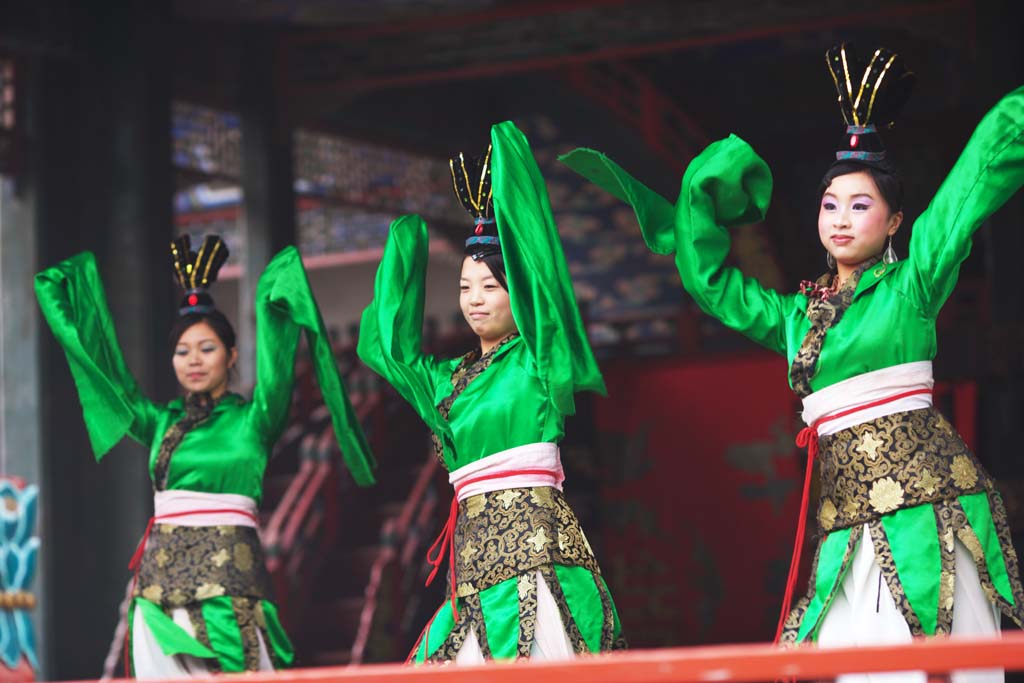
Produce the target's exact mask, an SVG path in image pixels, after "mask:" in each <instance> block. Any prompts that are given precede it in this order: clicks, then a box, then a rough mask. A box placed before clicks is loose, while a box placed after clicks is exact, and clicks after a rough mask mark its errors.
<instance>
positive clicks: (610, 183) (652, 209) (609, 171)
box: [558, 147, 676, 254]
mask: <svg viewBox="0 0 1024 683" xmlns="http://www.w3.org/2000/svg"><path fill="white" fill-rule="evenodd" d="M558 160H559V161H561V162H562V163H563V164H565V165H566V166H568V167H569V168H571V169H572V170H574V171H576V172H577V173H579V174H580V175H581V176H583V177H584V178H586V179H587V180H589V181H590V182H592V183H594V184H595V185H597V186H598V187H600V188H601V189H602V190H604V191H605V192H607V193H608V194H610V195H612V196H613V197H617V198H619V199H621V200H622V201H624V202H626V203H627V204H629V205H630V206H632V207H633V211H634V212H635V213H636V218H637V222H639V223H640V234H641V235H643V238H644V242H646V243H647V248H648V249H650V250H651V251H653V252H654V253H655V254H672V253H674V252H675V250H676V235H675V226H676V207H675V206H673V205H672V202H670V201H669V200H667V199H665V198H664V197H662V196H661V195H660V194H658V193H657V192H655V191H654V190H652V189H650V188H649V187H647V186H646V185H644V184H643V183H641V182H640V181H639V180H637V179H636V178H634V177H633V176H632V175H630V174H629V172H628V171H626V170H625V169H623V168H622V167H621V166H619V165H618V164H617V163H615V162H614V161H612V160H611V159H609V158H608V157H607V156H605V155H604V154H602V153H601V152H598V151H597V150H594V149H586V148H582V147H581V148H578V149H574V150H573V151H571V152H569V153H568V154H563V155H562V156H560V157H559V158H558Z"/></svg>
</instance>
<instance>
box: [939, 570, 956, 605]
mask: <svg viewBox="0 0 1024 683" xmlns="http://www.w3.org/2000/svg"><path fill="white" fill-rule="evenodd" d="M955 584H956V577H955V575H954V574H953V573H951V572H948V571H944V572H942V578H941V579H939V608H940V609H947V610H951V609H953V587H954V585H955Z"/></svg>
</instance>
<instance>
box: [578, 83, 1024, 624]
mask: <svg viewBox="0 0 1024 683" xmlns="http://www.w3.org/2000/svg"><path fill="white" fill-rule="evenodd" d="M562 161H563V162H564V163H566V164H567V165H568V166H570V167H571V168H572V169H573V170H575V171H576V172H578V173H580V174H581V175H583V176H585V177H587V178H589V179H590V180H591V181H593V182H594V183H595V184H597V185H598V186H600V187H602V188H604V189H605V190H607V191H608V192H610V193H611V194H613V195H615V196H616V197H618V198H620V199H622V200H624V201H626V202H628V203H630V204H632V206H633V208H634V209H635V212H636V215H637V218H638V220H639V222H640V226H641V232H642V234H643V237H644V240H645V241H646V243H647V245H648V247H649V248H650V249H651V250H652V251H655V252H658V253H662V254H670V253H673V252H675V261H676V266H677V268H678V270H679V274H680V277H681V279H682V282H683V285H684V287H685V288H686V290H687V291H688V292H689V293H690V295H691V296H693V298H694V300H695V301H696V302H697V303H698V304H699V305H700V307H701V308H702V309H703V310H704V311H705V312H706V313H708V314H709V315H712V316H714V317H716V318H718V319H719V320H720V321H722V322H723V323H724V324H725V325H727V326H729V327H731V328H732V329H734V330H737V331H739V332H741V333H742V334H744V335H746V336H747V337H749V338H751V339H752V340H754V341H755V342H757V343H758V344H761V345H763V346H765V347H767V348H768V349H771V350H772V351H775V352H777V353H780V354H784V355H785V356H786V358H787V361H788V362H789V364H790V366H791V368H792V365H793V362H794V359H795V358H796V357H797V355H798V354H799V353H800V352H801V347H802V345H804V343H805V338H806V337H807V335H808V331H809V329H810V327H811V322H810V320H809V319H808V298H807V297H806V296H805V295H804V294H780V293H778V292H776V291H773V290H770V289H767V288H764V287H762V286H761V285H760V284H758V283H757V282H756V281H755V280H753V279H751V278H747V277H744V276H743V274H742V273H740V272H739V271H738V270H736V269H734V268H729V267H726V266H725V265H724V261H725V259H726V256H727V254H728V252H729V248H730V238H729V232H728V231H729V228H731V227H735V226H739V225H743V224H748V223H752V222H755V221H759V220H761V219H763V218H764V215H765V212H766V210H767V208H768V204H769V200H770V197H771V190H772V177H771V173H770V171H769V169H768V167H767V165H766V164H765V163H764V161H763V160H762V159H761V158H760V157H759V156H758V155H757V154H756V153H755V152H754V150H753V149H751V147H750V146H749V145H748V144H747V143H746V142H744V141H743V140H741V139H740V138H738V137H736V136H735V135H732V136H730V137H728V138H726V139H724V140H720V141H718V142H715V143H713V144H711V145H710V146H709V147H708V148H707V149H705V150H704V151H703V152H702V153H701V154H700V155H698V156H697V157H696V158H695V159H694V160H693V161H692V162H691V163H690V165H689V167H688V168H687V170H686V172H685V174H684V176H683V180H682V188H681V191H680V195H679V200H678V202H677V203H676V205H675V206H673V205H672V204H671V203H670V202H669V201H667V200H666V199H664V198H663V197H661V196H659V195H657V194H656V193H654V192H652V191H651V190H650V189H648V188H647V187H645V186H644V185H643V184H642V183H640V182H639V181H637V180H636V179H635V178H633V177H632V176H631V175H630V174H629V173H627V172H626V171H624V170H623V169H622V168H621V167H619V166H618V165H617V164H615V162H613V161H611V160H610V159H608V158H607V157H605V156H604V155H602V154H600V153H599V152H596V151H593V150H586V149H578V150H574V151H573V152H571V153H569V154H568V155H566V156H565V157H563V158H562ZM1022 183H1024V88H1020V89H1017V90H1015V91H1013V92H1011V93H1010V94H1009V95H1007V96H1006V97H1004V98H1003V99H1002V100H1001V101H1000V102H999V103H998V104H997V105H996V106H995V107H994V108H993V109H992V110H991V111H990V112H989V113H988V114H987V115H986V116H985V117H984V119H983V120H982V121H981V123H980V124H979V125H978V127H977V129H976V131H975V132H974V134H973V136H972V137H971V139H970V141H969V142H968V143H967V146H966V147H965V149H964V151H963V153H962V154H961V156H960V158H959V160H958V161H957V162H956V164H955V166H954V167H953V169H952V170H951V171H950V173H949V176H948V177H947V178H946V180H945V182H943V184H942V186H941V187H940V188H939V190H938V192H937V193H936V195H935V197H934V198H933V199H932V201H931V203H930V204H929V206H928V208H927V209H926V210H925V211H924V212H923V213H922V214H921V215H920V216H919V217H918V219H917V220H916V221H915V222H914V225H913V232H912V234H911V238H910V253H909V255H908V257H907V258H906V259H904V260H900V261H897V262H896V263H892V264H882V263H879V264H877V265H875V266H871V267H869V268H867V269H866V270H865V271H864V272H863V275H862V277H861V279H860V281H859V283H857V285H856V290H855V292H854V293H853V297H852V302H851V303H850V304H849V308H847V309H846V310H845V312H844V313H843V314H842V317H841V318H840V319H839V320H838V322H836V323H835V324H834V325H832V326H831V327H830V328H829V329H828V334H827V337H825V339H824V342H823V345H822V346H821V347H820V356H819V357H818V358H817V364H816V368H814V371H815V374H813V376H811V378H810V387H811V389H812V390H813V391H819V390H821V389H824V388H825V387H829V386H831V385H833V384H836V383H837V382H840V381H843V380H846V379H849V378H852V377H856V376H858V375H862V374H864V373H867V372H871V371H877V370H880V369H883V368H890V367H892V366H897V365H901V364H904V363H911V362H914V361H930V360H932V359H933V358H934V357H935V353H936V335H935V319H936V317H937V315H938V313H939V310H940V308H941V307H942V305H943V303H945V301H946V299H947V298H948V297H949V295H950V293H951V292H952V290H953V287H954V286H955V284H956V280H957V275H958V273H959V267H960V264H961V262H962V261H963V260H964V259H965V258H967V255H968V254H969V252H970V248H971V238H972V235H973V233H974V231H975V230H977V229H978V228H979V227H980V226H981V224H982V223H983V222H984V221H985V219H986V218H987V217H988V216H989V215H991V214H992V213H993V212H995V211H996V210H997V209H999V207H1000V206H1002V205H1003V204H1004V203H1005V202H1006V201H1007V199H1009V198H1010V197H1011V196H1012V195H1013V194H1014V192H1016V191H1017V190H1018V189H1019V188H1020V187H1021V184H1022ZM791 385H792V375H791ZM983 478H984V477H983ZM948 502H949V503H950V504H951V505H952V506H954V507H956V514H957V515H962V516H966V522H965V523H963V524H962V525H961V527H960V528H959V530H958V532H957V533H958V534H959V538H960V539H961V540H963V541H964V542H965V545H967V546H968V547H969V548H970V549H971V552H972V555H973V556H974V559H975V561H976V562H977V563H978V565H979V574H980V575H981V577H982V582H983V588H984V589H985V592H986V594H987V595H988V597H989V599H990V601H991V602H993V604H997V605H998V606H999V607H1000V608H1001V609H1002V610H1003V612H1004V613H1006V614H1007V615H1009V616H1011V617H1012V618H1013V619H1015V620H1016V621H1017V623H1018V624H1020V623H1021V620H1022V619H1024V605H1022V604H1021V603H1022V600H1024V591H1022V589H1021V583H1020V577H1019V573H1018V569H1017V558H1016V555H1015V552H1014V549H1013V547H1012V545H1011V544H1010V541H1009V532H1008V528H1006V527H1005V515H1004V512H1003V510H1002V501H1001V499H1000V497H999V494H998V493H996V492H995V491H994V490H990V491H988V492H987V493H984V492H983V493H975V494H973V495H963V496H959V497H956V496H955V495H954V496H953V497H952V498H951V499H950V500H949V501H948ZM933 508H935V509H934V510H933ZM830 512H834V510H832V511H830ZM939 517H941V515H940V511H939V506H938V505H931V504H929V505H918V506H913V507H908V508H904V509H900V510H897V511H895V512H891V513H889V514H883V515H882V516H881V518H880V520H879V521H880V524H881V526H882V528H884V535H885V536H887V538H888V548H887V549H886V550H887V552H889V556H890V557H891V559H893V560H894V562H895V571H896V574H898V584H900V585H899V586H896V587H895V588H896V589H897V590H901V591H902V592H903V593H904V594H905V597H906V601H905V602H907V603H909V605H910V609H912V611H913V612H914V613H915V614H916V617H917V620H918V622H919V623H918V624H917V626H918V628H914V624H912V631H913V632H914V633H915V635H921V634H927V635H932V634H934V633H935V632H936V629H937V623H939V622H940V621H941V620H940V619H939V618H937V616H936V614H937V613H938V612H940V611H941V609H947V608H948V609H951V607H949V606H946V607H940V605H939V602H940V595H945V593H944V592H943V591H945V590H946V587H945V586H942V585H940V584H941V583H942V581H943V580H944V579H945V578H946V577H945V576H941V577H940V571H939V568H940V565H941V562H940V555H941V554H942V553H943V552H944V551H943V550H942V548H940V546H945V543H942V539H941V538H940V531H941V530H942V529H945V528H946V527H943V526H942V525H943V523H944V520H942V519H938V523H939V526H938V527H937V518H939ZM820 519H821V517H820V512H819V522H820ZM967 527H969V529H968V528H967ZM859 532H860V528H859V527H855V528H853V529H850V528H847V529H842V530H838V531H835V532H833V533H828V534H827V535H825V537H824V538H823V539H822V541H821V543H820V544H819V547H818V554H817V557H816V559H815V571H814V573H813V575H812V577H811V585H810V588H809V592H808V595H807V598H805V599H804V601H803V603H802V604H801V605H800V606H799V607H798V609H797V610H795V612H794V616H793V617H791V619H790V621H789V622H788V623H787V634H786V636H784V640H790V641H797V642H799V641H802V640H805V639H808V638H810V639H814V638H815V637H816V635H817V632H816V631H817V628H818V627H819V626H820V624H821V620H822V618H823V616H824V615H825V613H826V612H827V610H828V606H829V604H830V601H831V599H832V597H833V596H834V595H835V592H836V590H837V588H838V586H839V585H840V583H841V581H842V578H843V574H844V572H845V570H846V568H847V566H848V564H849V559H850V555H851V554H852V552H853V550H854V548H855V544H856V542H857V540H858V538H859ZM851 536H852V537H851ZM948 543H949V544H950V546H951V544H952V540H951V537H950V540H948ZM877 545H878V543H877V542H876V546H877ZM948 550H949V552H950V553H951V551H952V547H949V548H948ZM890 588H894V586H893V584H892V583H890ZM894 592H896V591H895V590H894ZM897 597H899V596H897ZM949 599H950V602H951V600H952V598H951V597H950V598H949ZM796 612H799V614H796ZM910 621H911V619H910V618H908V622H910ZM939 630H941V628H940V629H939Z"/></svg>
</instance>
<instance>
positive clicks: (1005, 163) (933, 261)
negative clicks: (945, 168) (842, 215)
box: [908, 87, 1024, 315]
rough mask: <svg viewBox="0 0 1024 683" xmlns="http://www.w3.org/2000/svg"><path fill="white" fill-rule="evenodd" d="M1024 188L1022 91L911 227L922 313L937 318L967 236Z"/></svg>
mask: <svg viewBox="0 0 1024 683" xmlns="http://www.w3.org/2000/svg"><path fill="white" fill-rule="evenodd" d="M1022 183H1024V87H1022V88H1018V89H1017V90H1014V91H1013V92H1011V93H1010V94H1009V95H1007V96H1006V97H1004V98H1003V99H1002V100H1000V102H999V103H998V104H996V106H995V107H993V108H992V109H991V110H990V111H989V112H988V114H986V115H985V117H984V118H983V119H982V120H981V123H979V124H978V127H977V129H975V131H974V135H972V136H971V139H970V140H969V141H968V143H967V146H966V147H965V148H964V151H963V152H962V153H961V154H960V158H959V159H958V160H957V162H956V164H955V165H954V166H953V169H952V170H951V171H950V173H949V175H948V176H947V177H946V180H945V181H944V182H943V183H942V186H941V187H940V188H939V191H938V192H937V193H936V194H935V197H934V198H933V199H932V201H931V203H930V204H929V205H928V208H927V209H925V211H924V213H922V214H921V215H920V216H919V217H918V219H917V220H916V221H915V222H914V229H913V231H912V232H911V235H910V257H909V259H908V260H909V262H910V263H909V264H908V265H910V266H911V267H912V269H913V270H912V272H913V273H914V275H915V276H916V282H917V285H918V287H919V292H918V294H919V295H920V297H921V301H922V303H923V308H924V310H925V311H926V312H928V313H929V314H931V315H936V314H937V313H938V311H939V309H940V308H941V307H942V304H944V303H945V302H946V299H947V298H948V297H949V295H950V293H952V291H953V287H954V286H955V285H956V280H957V276H958V274H959V270H960V264H961V263H962V262H963V260H964V259H966V258H967V255H968V254H969V253H970V251H971V237H972V236H973V234H974V231H975V230H977V229H978V228H979V227H980V226H981V224H982V223H984V222H985V219H987V218H988V217H989V216H990V215H992V214H993V213H994V212H995V211H996V210H997V209H999V207H1001V206H1002V205H1003V204H1004V203H1006V201H1007V200H1008V199H1009V198H1010V197H1011V196H1012V195H1013V193H1014V192H1016V191H1017V190H1019V189H1020V187H1021V184H1022Z"/></svg>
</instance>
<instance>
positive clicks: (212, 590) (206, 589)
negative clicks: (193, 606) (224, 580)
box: [196, 583, 224, 602]
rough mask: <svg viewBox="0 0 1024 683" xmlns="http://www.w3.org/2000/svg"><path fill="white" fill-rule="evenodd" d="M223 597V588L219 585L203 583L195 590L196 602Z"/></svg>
mask: <svg viewBox="0 0 1024 683" xmlns="http://www.w3.org/2000/svg"><path fill="white" fill-rule="evenodd" d="M221 595H224V586H222V585H220V584H219V583H203V584H200V585H199V588H197V589H196V600H199V601H200V602H202V601H203V600H209V599H210V598H217V597H220V596H221Z"/></svg>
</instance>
